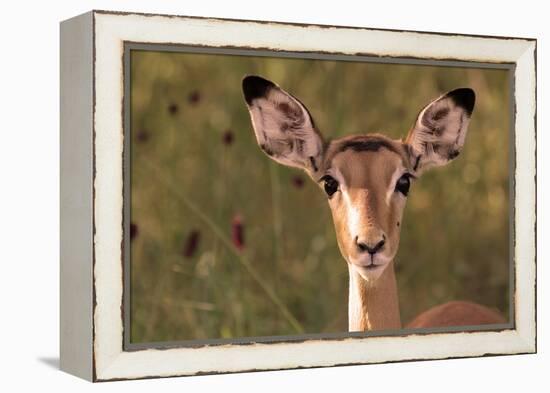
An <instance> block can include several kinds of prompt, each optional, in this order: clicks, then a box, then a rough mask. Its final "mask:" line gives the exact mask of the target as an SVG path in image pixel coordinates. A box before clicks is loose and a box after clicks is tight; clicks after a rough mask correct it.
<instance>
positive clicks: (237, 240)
mask: <svg viewBox="0 0 550 393" xmlns="http://www.w3.org/2000/svg"><path fill="white" fill-rule="evenodd" d="M231 239H232V240H233V245H234V246H235V247H236V248H237V249H238V250H243V249H244V223H243V219H242V217H241V216H240V215H239V214H237V215H235V216H234V217H233V220H232V222H231Z"/></svg>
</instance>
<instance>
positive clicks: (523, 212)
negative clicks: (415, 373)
mask: <svg viewBox="0 0 550 393" xmlns="http://www.w3.org/2000/svg"><path fill="white" fill-rule="evenodd" d="M90 16H91V17H92V18H93V32H92V39H93V45H94V57H95V63H94V71H93V89H94V102H95V107H94V110H93V119H94V123H93V129H94V135H95V137H94V139H93V144H94V145H93V151H94V156H95V158H94V160H95V161H94V163H95V178H94V179H93V186H94V201H93V206H94V208H93V209H94V210H93V220H94V226H95V235H94V236H93V255H94V260H95V261H94V265H93V285H94V288H93V292H94V294H95V307H94V308H93V324H94V330H93V337H92V341H93V355H92V357H93V359H90V362H91V367H92V368H93V372H92V378H91V379H93V380H102V381H103V380H112V379H131V378H143V377H151V376H178V375H192V374H197V373H218V372H238V371H246V370H271V369H286V368H295V367H322V366H332V365H341V364H357V363H378V362H386V361H397V360H412V359H438V358H448V357H469V356H483V355H490V354H516V353H532V352H535V351H536V310H535V296H536V293H535V292H536V291H535V289H536V255H535V253H536V251H535V230H536V229H535V222H536V192H535V187H536V181H535V174H536V167H535V165H536V163H535V154H536V152H535V150H536V130H535V116H536V98H535V97H536V94H535V89H536V41H535V40H532V39H508V38H498V37H477V36H464V35H448V34H437V33H418V32H397V31H383V30H372V29H363V28H361V29H359V28H346V27H326V26H302V25H290V24H279V23H263V22H253V21H232V20H218V19H205V18H190V17H172V16H159V15H142V14H120V13H108V12H92V13H91V14H90ZM127 41H130V42H140V43H162V44H167V43H169V44H183V45H188V46H193V45H196V46H212V47H219V46H226V47H227V46H230V47H240V48H243V47H252V48H262V49H275V50H284V51H299V52H329V53H332V52H334V53H339V54H349V55H354V54H363V55H364V54H368V55H377V56H389V57H401V58H403V57H405V58H406V57H414V58H426V59H445V60H458V61H477V62H486V63H496V62H506V63H515V66H516V69H515V76H514V86H515V110H516V114H515V130H516V132H515V136H516V140H515V151H516V158H517V159H516V174H515V194H514V195H515V230H516V236H515V241H516V244H515V250H514V256H515V263H516V265H515V289H516V293H515V296H514V299H515V313H514V315H515V329H509V330H503V331H499V332H494V331H484V332H467V333H456V332H455V333H433V334H427V335H416V334H413V335H407V336H399V337H387V336H386V337H368V338H361V337H353V338H346V339H341V340H334V341H333V340H316V339H312V340H307V341H305V342H302V343H289V342H285V343H274V344H273V343H272V344H269V345H266V344H260V343H258V344H252V345H232V344H227V345H220V346H213V347H208V346H205V347H200V348H172V349H162V350H157V349H144V350H135V351H127V352H125V351H124V350H123V318H122V314H121V304H122V295H123V270H122V266H123V264H122V258H123V255H122V253H121V243H122V236H123V228H122V222H123V189H122V186H123V162H122V160H123V154H122V153H123V107H122V105H123V92H124V84H123V50H124V42H127ZM62 280H63V277H62ZM62 357H63V354H62Z"/></svg>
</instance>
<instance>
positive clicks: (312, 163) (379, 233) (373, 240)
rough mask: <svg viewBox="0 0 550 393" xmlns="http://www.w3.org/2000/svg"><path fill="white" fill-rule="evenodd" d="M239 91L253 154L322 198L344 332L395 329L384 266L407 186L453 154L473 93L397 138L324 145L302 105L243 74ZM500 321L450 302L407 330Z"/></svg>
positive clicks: (455, 95)
mask: <svg viewBox="0 0 550 393" xmlns="http://www.w3.org/2000/svg"><path fill="white" fill-rule="evenodd" d="M243 92H244V97H245V100H246V104H247V106H248V110H249V112H250V117H251V120H252V125H253V128H254V132H255V135H256V139H257V141H258V144H259V145H260V147H261V149H262V150H263V151H264V152H265V153H266V154H267V155H268V156H269V157H270V158H272V159H273V160H275V161H277V162H279V163H281V164H283V165H287V166H292V167H297V168H300V169H303V170H305V171H306V172H307V173H308V174H309V176H310V177H311V178H312V179H313V180H314V181H315V182H316V183H318V184H319V185H320V186H321V187H322V188H323V189H324V191H325V193H326V194H327V197H328V203H329V206H330V208H331V212H332V217H333V221H334V226H335V229H336V236H337V240H338V246H339V248H340V251H341V253H342V256H343V257H344V259H345V260H346V262H347V266H348V270H349V302H348V319H349V330H350V331H364V330H380V329H399V328H401V318H400V313H399V301H398V293H397V284H396V280H395V271H394V263H393V259H394V257H395V255H396V253H397V249H398V246H399V238H400V228H401V219H402V215H403V209H404V207H405V202H406V198H407V194H408V192H409V187H410V184H411V182H412V181H414V180H415V179H417V178H418V177H419V176H420V175H421V174H422V172H423V171H425V170H426V169H428V168H430V167H435V166H441V165H445V164H447V163H448V162H449V161H451V160H452V159H454V158H455V157H456V156H458V154H459V153H460V151H461V149H462V147H463V145H464V141H465V138H466V133H467V130H468V123H469V121H470V117H471V113H472V111H473V108H474V104H475V94H474V92H473V90H471V89H466V88H462V89H456V90H453V91H451V92H449V93H447V94H445V95H443V96H441V97H439V98H437V99H436V100H434V101H432V102H431V103H430V104H428V105H427V106H426V107H425V108H424V109H422V111H421V112H420V113H419V115H418V118H417V120H416V122H415V124H414V126H413V127H412V128H411V130H410V131H409V134H408V136H407V137H406V139H405V140H393V139H390V138H388V137H386V136H384V135H380V134H366V135H353V136H347V137H344V138H340V139H335V140H332V141H330V142H328V141H326V140H325V139H324V138H323V137H322V135H321V133H320V132H319V131H318V129H317V128H316V127H315V124H314V122H313V118H312V117H311V115H310V113H309V112H308V110H307V109H306V107H305V106H304V105H303V104H302V103H301V102H300V101H299V100H298V99H296V98H295V97H293V96H292V95H290V94H289V93H287V92H286V91H284V90H283V89H281V88H280V87H278V86H277V85H276V84H274V83H273V82H270V81H268V80H266V79H264V78H261V77H259V76H247V77H245V78H244V79H243ZM502 322H504V319H503V318H502V317H501V316H500V315H499V314H497V313H496V312H494V311H492V310H490V309H489V308H487V307H484V306H481V305H478V304H474V303H469V302H450V303H446V304H443V305H441V306H437V307H434V308H432V309H430V310H428V311H426V312H424V313H422V314H420V315H419V316H418V317H416V318H415V319H414V320H413V321H412V322H411V323H410V324H409V325H408V327H414V328H422V327H438V326H463V325H480V324H492V323H502Z"/></svg>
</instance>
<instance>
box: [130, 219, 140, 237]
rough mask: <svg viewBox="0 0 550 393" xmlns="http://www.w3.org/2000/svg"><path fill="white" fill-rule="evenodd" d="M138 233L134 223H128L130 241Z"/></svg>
mask: <svg viewBox="0 0 550 393" xmlns="http://www.w3.org/2000/svg"><path fill="white" fill-rule="evenodd" d="M138 233H139V229H138V226H137V224H136V223H133V222H131V223H130V240H134V239H135V238H136V237H137V235H138Z"/></svg>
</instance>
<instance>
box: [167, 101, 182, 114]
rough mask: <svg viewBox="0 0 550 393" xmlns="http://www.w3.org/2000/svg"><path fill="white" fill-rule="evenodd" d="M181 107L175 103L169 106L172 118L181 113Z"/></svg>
mask: <svg viewBox="0 0 550 393" xmlns="http://www.w3.org/2000/svg"><path fill="white" fill-rule="evenodd" d="M179 109H180V108H179V106H178V104H175V103H171V104H170V105H169V106H168V113H170V114H171V115H172V116H174V115H176V114H177V113H178V111H179Z"/></svg>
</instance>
